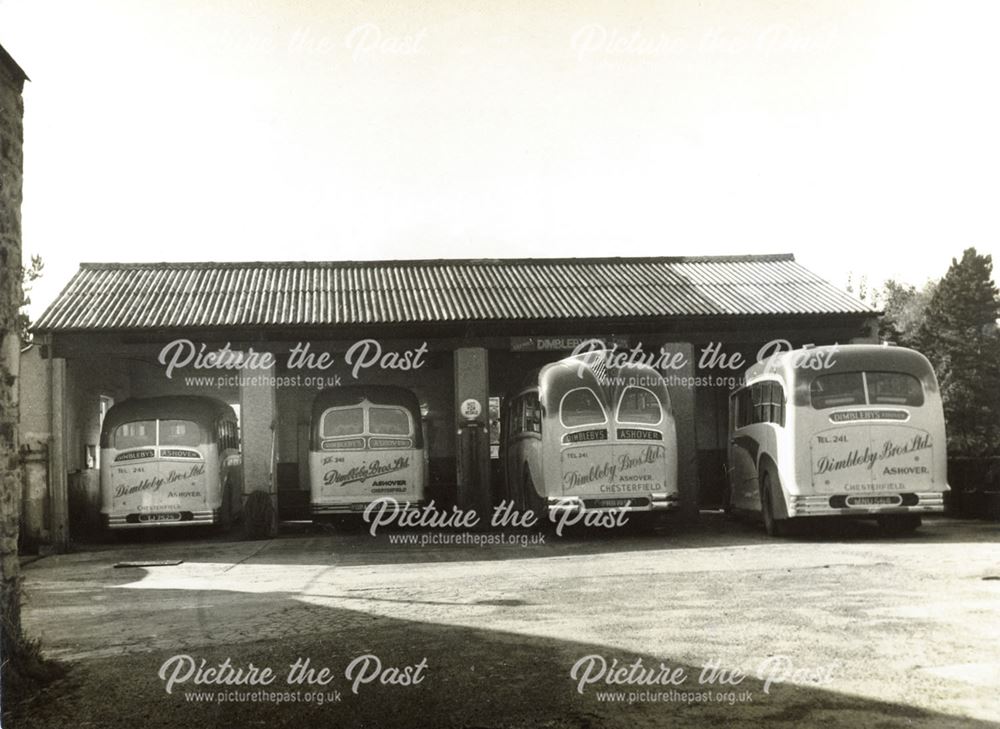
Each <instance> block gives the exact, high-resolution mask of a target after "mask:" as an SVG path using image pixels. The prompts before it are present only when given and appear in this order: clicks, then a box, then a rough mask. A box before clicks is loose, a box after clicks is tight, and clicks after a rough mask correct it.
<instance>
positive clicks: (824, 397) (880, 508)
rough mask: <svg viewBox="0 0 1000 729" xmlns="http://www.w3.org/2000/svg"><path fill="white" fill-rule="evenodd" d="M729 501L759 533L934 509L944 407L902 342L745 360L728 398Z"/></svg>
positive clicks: (884, 519)
mask: <svg viewBox="0 0 1000 729" xmlns="http://www.w3.org/2000/svg"><path fill="white" fill-rule="evenodd" d="M729 410H730V415H729V434H730V440H729V455H728V480H729V493H728V506H729V508H731V509H733V510H735V511H738V512H750V513H753V514H759V515H760V517H761V518H762V519H763V522H764V526H765V528H766V530H767V532H768V534H770V535H772V536H778V535H781V534H784V533H787V532H788V531H789V530H790V528H792V527H794V526H797V525H799V524H801V523H803V522H805V521H806V520H807V519H809V518H811V517H819V516H839V517H869V518H871V517H874V518H876V519H877V520H878V521H879V523H880V525H881V526H882V527H883V528H885V529H886V530H888V531H893V532H905V531H911V530H913V529H916V528H917V527H918V526H920V522H921V515H922V514H926V513H929V512H940V511H943V510H944V494H945V492H946V491H947V490H948V484H947V474H946V469H947V456H946V442H945V424H944V412H943V410H942V406H941V394H940V392H939V390H938V384H937V379H936V378H935V376H934V370H933V369H932V368H931V365H930V363H929V362H928V361H927V359H926V358H925V357H924V356H923V355H922V354H920V353H918V352H915V351H913V350H911V349H905V348H902V347H894V346H888V345H842V346H836V345H832V346H827V347H814V348H806V349H798V350H792V351H787V352H783V353H780V354H777V355H775V356H773V357H771V358H769V359H767V360H765V361H763V362H759V363H757V364H755V365H753V366H752V367H751V368H750V369H749V370H748V371H747V374H746V384H745V385H744V386H743V387H741V388H740V389H738V390H736V391H735V392H734V393H733V394H732V395H731V397H730V408H729Z"/></svg>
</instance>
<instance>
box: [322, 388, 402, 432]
mask: <svg viewBox="0 0 1000 729" xmlns="http://www.w3.org/2000/svg"><path fill="white" fill-rule="evenodd" d="M364 400H368V402H370V403H373V404H375V405H399V406H400V407H404V408H406V409H408V410H409V411H410V413H411V414H412V415H413V416H414V419H415V420H416V421H417V422H418V423H419V422H420V401H419V400H418V399H417V396H416V394H415V393H414V392H413V391H412V390H409V389H407V388H405V387H400V386H399V385H344V386H342V387H330V388H327V389H325V390H320V391H319V392H318V393H317V394H316V398H315V399H314V400H313V407H312V411H313V417H314V418H316V417H318V416H319V415H322V414H323V411H324V410H326V409H327V408H334V407H343V406H345V405H357V404H359V403H361V402H362V401H364Z"/></svg>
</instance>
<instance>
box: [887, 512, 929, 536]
mask: <svg viewBox="0 0 1000 729" xmlns="http://www.w3.org/2000/svg"><path fill="white" fill-rule="evenodd" d="M877 521H878V525H879V528H880V529H881V530H882V531H884V532H885V533H886V534H912V533H913V532H915V531H916V530H917V528H918V527H919V526H920V524H921V519H920V515H919V514H886V515H885V516H880V517H878V520H877Z"/></svg>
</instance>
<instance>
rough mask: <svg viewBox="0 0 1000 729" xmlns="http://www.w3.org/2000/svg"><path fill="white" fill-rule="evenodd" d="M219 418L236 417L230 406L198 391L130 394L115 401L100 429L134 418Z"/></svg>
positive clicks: (112, 426) (234, 418) (208, 421)
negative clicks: (191, 393)
mask: <svg viewBox="0 0 1000 729" xmlns="http://www.w3.org/2000/svg"><path fill="white" fill-rule="evenodd" d="M220 418H224V419H226V420H233V421H235V420H236V412H235V411H234V410H233V408H232V407H231V406H229V405H227V404H226V403H224V402H222V401H221V400H216V399H215V398H214V397H205V396H201V395H171V396H165V397H148V398H130V399H128V400H123V401H122V402H120V403H117V404H115V405H113V406H112V407H111V409H110V410H108V413H107V415H105V416H104V425H103V426H102V427H101V432H102V433H109V432H111V430H112V429H114V428H116V427H118V426H119V425H121V424H123V423H132V422H135V421H136V420H157V419H158V420H191V421H194V422H196V423H199V424H202V423H210V422H213V421H215V420H218V419H220Z"/></svg>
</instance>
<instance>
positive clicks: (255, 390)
mask: <svg viewBox="0 0 1000 729" xmlns="http://www.w3.org/2000/svg"><path fill="white" fill-rule="evenodd" d="M240 376H241V377H242V382H241V385H240V434H241V439H242V453H243V507H244V511H243V515H244V518H243V524H244V531H245V534H246V536H247V537H249V538H251V539H254V538H261V537H274V536H277V534H278V490H277V480H276V478H275V473H274V471H275V469H274V462H275V448H276V442H275V437H274V436H275V433H274V428H275V425H276V419H275V393H274V368H273V367H271V368H268V369H262V368H256V369H252V370H251V369H247V370H243V371H242V372H241V373H240Z"/></svg>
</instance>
